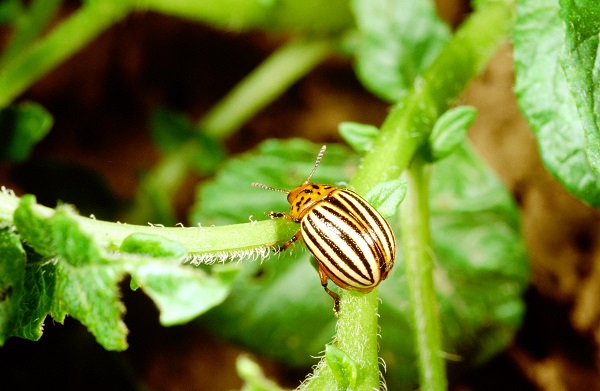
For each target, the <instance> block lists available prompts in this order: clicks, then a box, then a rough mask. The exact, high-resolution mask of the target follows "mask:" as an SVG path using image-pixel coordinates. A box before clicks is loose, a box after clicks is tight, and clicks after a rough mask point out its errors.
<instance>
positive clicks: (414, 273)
mask: <svg viewBox="0 0 600 391" xmlns="http://www.w3.org/2000/svg"><path fill="white" fill-rule="evenodd" d="M427 171H428V170H427V166H426V164H425V163H424V162H423V161H422V160H420V159H418V158H417V159H415V160H413V162H412V164H411V165H410V167H409V168H408V170H407V172H406V176H405V177H406V181H407V185H408V193H407V195H406V198H405V199H404V201H403V202H402V205H401V207H400V220H401V231H402V251H403V253H404V264H405V265H406V277H407V278H406V279H407V281H408V288H409V289H408V291H409V293H410V303H411V307H412V316H413V324H414V326H415V342H416V346H417V351H418V352H419V356H418V362H419V374H420V384H421V389H422V390H427V391H442V390H445V389H446V388H447V381H446V369H445V364H444V360H443V359H442V355H441V352H442V351H441V330H440V321H439V316H438V308H437V299H436V295H435V287H434V284H433V261H432V258H431V252H432V250H431V235H430V232H429V197H428V196H429V175H428V172H427Z"/></svg>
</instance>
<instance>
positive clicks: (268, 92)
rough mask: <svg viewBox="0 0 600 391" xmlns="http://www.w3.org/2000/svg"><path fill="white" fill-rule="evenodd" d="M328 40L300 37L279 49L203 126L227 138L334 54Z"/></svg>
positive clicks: (247, 77) (206, 130) (212, 132)
mask: <svg viewBox="0 0 600 391" xmlns="http://www.w3.org/2000/svg"><path fill="white" fill-rule="evenodd" d="M332 49H333V45H332V43H331V41H330V40H328V39H310V40H309V39H297V40H293V41H290V42H288V43H286V44H285V45H283V46H282V47H281V48H279V49H277V50H276V51H275V52H274V53H273V54H271V56H269V58H267V59H266V60H265V61H263V62H262V63H261V64H260V65H259V66H258V67H257V68H256V69H255V70H253V71H252V72H251V73H250V74H248V76H246V78H245V79H244V80H242V81H241V82H240V83H238V84H237V85H236V86H235V88H233V89H232V90H231V91H230V92H229V93H228V94H227V96H225V97H224V98H223V99H222V100H221V101H220V102H219V103H217V104H216V105H215V106H214V107H213V108H212V110H211V111H210V112H209V113H207V114H206V116H204V118H202V120H200V122H199V123H198V127H199V129H201V130H203V131H204V132H205V133H206V134H207V135H208V136H211V137H214V138H217V139H224V138H225V137H227V136H229V135H230V134H232V133H233V132H234V131H236V130H237V129H239V127H240V126H242V124H244V123H245V122H246V121H248V120H249V119H250V118H252V117H253V116H254V115H255V114H256V113H258V112H259V111H260V110H262V109H263V108H264V107H266V106H267V105H269V104H270V103H271V102H272V101H274V100H275V99H276V98H277V97H278V96H280V95H281V94H282V93H283V92H285V91H286V90H287V89H288V88H289V87H290V86H291V85H292V84H294V83H295V82H297V81H298V80H299V79H300V78H302V77H303V76H304V75H306V74H307V73H308V72H310V71H311V70H312V69H313V68H314V67H315V66H316V65H318V64H319V63H321V62H322V61H323V60H324V59H325V58H326V57H327V56H329V55H330V53H331V51H332Z"/></svg>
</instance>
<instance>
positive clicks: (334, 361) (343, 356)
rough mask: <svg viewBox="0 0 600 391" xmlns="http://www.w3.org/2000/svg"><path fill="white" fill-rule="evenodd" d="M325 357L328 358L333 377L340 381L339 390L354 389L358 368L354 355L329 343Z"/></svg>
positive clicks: (349, 390)
mask: <svg viewBox="0 0 600 391" xmlns="http://www.w3.org/2000/svg"><path fill="white" fill-rule="evenodd" d="M325 358H326V359H327V365H329V367H330V368H331V372H332V373H333V377H335V380H336V381H337V383H338V387H337V389H338V390H339V391H345V390H348V391H351V390H354V388H355V387H356V378H357V377H358V368H357V365H356V362H354V360H353V359H352V357H350V356H348V354H347V353H346V352H344V351H343V350H342V349H340V348H337V347H335V346H333V345H327V346H325Z"/></svg>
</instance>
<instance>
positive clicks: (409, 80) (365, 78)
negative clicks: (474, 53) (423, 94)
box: [352, 0, 450, 102]
mask: <svg viewBox="0 0 600 391" xmlns="http://www.w3.org/2000/svg"><path fill="white" fill-rule="evenodd" d="M352 6H353V11H354V16H355V18H356V23H357V25H358V34H359V35H358V39H359V47H358V51H357V53H356V57H357V58H356V72H357V74H358V77H359V79H360V80H361V81H362V83H363V84H364V85H365V86H366V87H367V88H368V89H369V90H371V92H373V93H374V94H376V95H378V96H379V97H381V98H383V99H386V100H388V101H391V102H395V101H398V100H400V99H401V98H402V97H403V96H404V95H405V94H406V91H407V90H408V89H409V88H410V87H411V86H412V84H413V81H414V80H415V78H416V77H417V75H419V73H420V72H421V71H422V70H424V69H425V68H426V67H427V66H428V65H430V64H431V63H432V62H433V60H434V59H435V58H436V56H437V55H438V53H439V52H440V50H441V48H442V47H443V46H444V44H445V43H446V42H447V41H448V40H449V38H450V30H449V28H448V26H446V25H445V24H444V23H443V22H442V21H441V20H440V19H439V17H438V15H437V13H436V9H435V5H434V3H433V2H432V1H430V0H392V1H390V0H375V1H373V0H353V1H352Z"/></svg>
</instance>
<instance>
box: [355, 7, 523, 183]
mask: <svg viewBox="0 0 600 391" xmlns="http://www.w3.org/2000/svg"><path fill="white" fill-rule="evenodd" d="M513 19H514V7H513V2H512V1H511V0H505V1H504V2H490V3H489V4H486V5H485V6H482V7H481V8H480V9H479V10H477V12H475V13H473V14H472V15H471V16H470V17H469V18H468V19H467V20H466V21H465V22H464V23H463V24H462V25H461V27H460V28H459V29H458V30H457V31H456V33H455V34H454V36H453V37H452V40H450V42H448V44H447V45H446V46H445V47H444V49H443V50H442V52H441V53H440V54H439V56H438V57H437V59H436V60H435V62H434V63H433V64H432V65H431V66H430V67H429V68H427V69H426V70H425V71H424V72H423V73H422V74H421V75H420V76H418V77H417V80H415V83H414V87H413V88H412V90H411V91H410V92H409V93H408V94H407V96H406V97H405V98H404V99H403V100H402V101H400V102H399V103H397V104H396V105H395V106H394V107H393V108H392V111H391V112H390V114H389V115H388V117H387V118H386V120H385V121H384V123H383V124H382V126H381V134H380V137H378V138H377V140H375V142H374V145H373V148H372V149H371V150H370V151H369V152H368V153H367V154H366V155H365V158H364V159H363V162H362V169H360V170H359V171H358V172H357V173H356V177H355V178H354V181H353V183H354V184H355V189H356V190H357V191H358V192H359V193H362V194H364V193H366V192H367V191H368V190H369V189H371V188H372V187H373V186H375V185H376V184H377V183H379V182H382V181H385V180H389V179H393V178H398V177H399V176H400V174H401V173H402V172H403V171H404V169H405V168H406V167H407V165H408V163H409V162H410V160H411V159H412V157H413V155H414V154H415V151H416V150H417V148H418V147H419V146H420V145H421V144H422V143H423V141H424V140H425V139H426V138H427V136H428V134H429V132H430V131H431V128H432V127H433V124H434V123H435V121H436V120H437V118H438V117H439V116H440V115H441V114H442V113H443V112H445V111H446V110H447V109H448V108H449V107H450V105H451V104H452V102H454V101H455V100H456V99H457V98H458V96H459V95H460V93H461V92H462V91H463V90H464V89H465V88H466V86H467V84H468V83H469V81H471V79H472V78H473V77H475V76H476V75H477V74H479V72H481V70H482V69H483V67H484V66H485V64H487V62H488V61H489V59H490V58H491V56H492V55H493V54H494V53H495V52H496V50H497V49H498V47H499V46H500V44H501V43H502V42H504V41H505V40H506V38H507V37H508V34H509V32H510V29H511V26H512V23H513Z"/></svg>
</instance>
